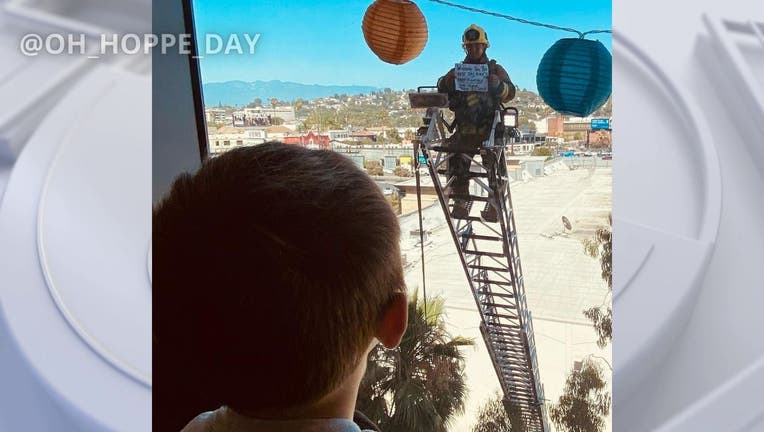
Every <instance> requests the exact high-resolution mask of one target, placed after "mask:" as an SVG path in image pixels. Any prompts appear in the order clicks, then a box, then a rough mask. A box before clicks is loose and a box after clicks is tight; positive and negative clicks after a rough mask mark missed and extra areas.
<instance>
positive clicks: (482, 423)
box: [472, 393, 526, 432]
mask: <svg viewBox="0 0 764 432" xmlns="http://www.w3.org/2000/svg"><path fill="white" fill-rule="evenodd" d="M510 431H511V432H526V428H525V423H524V422H523V419H522V415H521V413H520V409H519V408H518V407H517V406H516V405H513V404H511V403H509V402H508V403H507V404H506V405H505V403H504V401H503V398H502V397H501V395H500V394H498V393H496V394H495V395H494V396H493V397H492V398H491V399H489V400H488V401H487V402H486V403H485V405H483V407H482V408H480V411H479V412H478V420H477V424H475V426H473V428H472V432H510Z"/></svg>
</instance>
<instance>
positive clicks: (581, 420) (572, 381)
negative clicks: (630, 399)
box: [549, 359, 612, 432]
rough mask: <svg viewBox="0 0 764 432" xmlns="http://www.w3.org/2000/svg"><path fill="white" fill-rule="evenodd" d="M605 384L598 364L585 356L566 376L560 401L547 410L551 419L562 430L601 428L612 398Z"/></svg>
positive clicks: (593, 431) (585, 431) (592, 431)
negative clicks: (577, 366)
mask: <svg viewBox="0 0 764 432" xmlns="http://www.w3.org/2000/svg"><path fill="white" fill-rule="evenodd" d="M606 385H607V383H606V382H605V379H604V377H603V375H602V370H601V369H600V367H599V365H597V364H596V363H595V362H593V361H591V359H585V360H584V361H582V362H581V366H580V367H579V368H573V370H572V371H571V373H570V375H568V378H567V380H566V381H565V388H564V390H563V393H562V395H561V396H560V399H559V401H558V402H557V403H556V404H553V405H552V407H551V408H550V409H549V417H550V419H551V420H552V422H553V423H554V424H555V425H556V426H557V428H558V429H559V430H561V431H567V432H599V431H601V430H602V429H603V428H604V426H605V419H604V418H603V417H604V416H606V415H607V413H608V412H610V403H611V400H612V398H611V396H610V393H608V392H605V391H604V389H605V386H606Z"/></svg>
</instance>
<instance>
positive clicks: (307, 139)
mask: <svg viewBox="0 0 764 432" xmlns="http://www.w3.org/2000/svg"><path fill="white" fill-rule="evenodd" d="M283 140H284V142H285V143H286V144H294V145H299V146H303V147H314V146H317V147H318V148H322V149H328V148H329V135H319V134H317V133H314V132H313V131H310V132H308V133H307V134H305V135H293V136H285V137H284V138H283Z"/></svg>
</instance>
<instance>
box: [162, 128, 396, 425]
mask: <svg viewBox="0 0 764 432" xmlns="http://www.w3.org/2000/svg"><path fill="white" fill-rule="evenodd" d="M153 224H154V226H153V241H154V246H153V247H154V250H153V255H154V261H155V262H154V269H155V271H154V278H153V281H154V290H155V292H154V299H155V302H158V304H155V309H154V310H155V312H154V335H155V346H156V347H157V348H158V349H159V351H160V355H159V356H158V362H159V363H160V364H159V366H160V367H162V368H163V369H164V370H167V369H168V368H172V367H173V365H174V367H176V368H177V369H178V370H182V371H183V372H182V375H183V376H184V377H186V379H187V380H188V381H189V383H190V384H191V385H192V386H193V387H194V388H195V389H196V390H197V391H199V392H200V393H203V394H204V397H205V399H207V400H210V401H213V402H214V403H219V404H226V405H229V406H231V407H232V408H234V409H239V410H243V411H245V412H246V411H263V410H271V409H272V410H279V409H283V408H288V407H293V406H297V405H302V404H309V403H311V402H313V401H316V400H318V399H320V398H321V397H322V396H324V395H326V394H328V393H329V392H331V391H332V390H333V389H335V388H336V387H337V386H338V385H339V384H340V383H342V382H343V380H344V379H345V378H346V377H348V375H349V374H351V373H352V372H353V371H354V370H356V367H357V365H358V364H359V361H365V358H364V357H363V354H364V353H365V352H366V350H367V348H368V347H369V343H370V341H371V340H372V339H373V338H374V336H375V335H376V333H375V332H376V331H377V327H378V325H379V320H380V319H381V317H380V315H381V314H382V313H383V311H384V310H385V309H386V306H387V305H388V304H389V303H390V302H391V301H392V299H393V298H395V297H396V294H397V296H398V297H400V293H401V292H405V285H404V281H403V272H402V264H401V257H400V250H399V236H400V233H399V227H398V221H397V219H396V217H395V215H394V213H393V211H392V209H391V207H390V206H389V204H388V203H387V201H386V200H385V199H384V197H383V196H382V193H381V192H380V190H379V188H378V187H377V186H376V185H375V184H374V182H373V181H372V180H371V179H370V178H369V177H368V176H367V175H366V174H364V173H363V172H362V171H361V170H360V169H359V168H357V167H356V166H355V165H354V164H353V163H352V162H351V161H350V160H349V159H347V158H346V157H344V156H342V155H339V154H337V153H334V152H330V151H310V150H306V149H303V148H300V147H296V146H288V145H285V144H281V143H275V142H272V143H266V144H263V145H259V146H255V147H248V148H240V149H236V150H232V151H230V152H227V153H225V154H223V155H221V156H219V157H217V158H214V159H211V160H209V161H207V162H206V163H205V164H204V165H203V166H202V168H201V169H200V170H199V171H198V172H197V173H196V174H194V175H188V174H184V175H181V176H180V177H179V178H178V179H176V181H175V183H174V184H173V186H172V190H171V192H170V193H169V195H168V196H167V197H165V199H164V200H163V201H162V202H160V203H159V204H158V205H157V206H156V207H155V209H154V215H153ZM404 327H405V324H404ZM163 365H164V366H163ZM180 375H181V373H180V372H179V373H178V376H180ZM178 390H179V391H183V390H181V389H178Z"/></svg>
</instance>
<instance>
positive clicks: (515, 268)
mask: <svg viewBox="0 0 764 432" xmlns="http://www.w3.org/2000/svg"><path fill="white" fill-rule="evenodd" d="M432 88H433V87H419V88H418V89H417V92H413V93H410V94H409V101H410V103H411V107H412V108H426V113H425V115H424V117H423V126H422V127H420V128H419V129H418V131H417V136H416V138H415V143H414V149H415V151H414V153H415V154H414V160H415V161H414V164H415V173H416V175H417V176H418V175H419V164H420V162H419V154H420V152H421V156H422V157H423V159H424V161H425V162H426V165H427V168H428V170H429V175H430V179H432V183H433V186H434V188H435V191H436V193H437V196H438V199H439V201H440V205H441V207H442V209H443V212H444V213H445V216H446V223H447V224H448V228H449V230H450V232H451V234H452V236H453V240H454V244H455V246H456V249H457V251H458V255H459V259H460V260H461V263H462V266H463V267H464V271H465V273H466V275H467V281H468V283H469V287H470V290H471V291H472V294H473V296H474V299H475V303H476V304H477V309H478V311H479V313H480V319H481V322H480V332H481V334H482V336H483V340H484V341H485V344H486V347H487V348H488V353H489V355H490V357H491V361H492V362H493V366H494V368H495V370H496V375H497V376H498V378H499V383H500V385H501V389H502V392H503V394H504V397H503V404H504V407H505V409H506V410H507V413H508V414H509V415H510V419H512V418H513V417H514V418H515V419H518V418H519V420H520V421H521V422H522V423H523V424H524V426H525V430H527V431H529V432H531V431H533V432H535V431H539V432H546V431H548V430H550V429H549V421H548V418H547V411H546V405H545V403H544V401H545V399H544V387H543V385H542V384H541V380H540V378H539V370H538V360H537V358H536V343H535V340H534V336H533V321H532V319H531V312H530V311H529V310H528V304H527V302H526V298H525V288H524V286H523V271H522V265H521V263H520V249H519V247H518V244H517V230H516V227H515V217H514V211H513V207H512V198H511V194H510V190H509V177H508V175H507V168H506V159H505V143H506V142H513V141H514V139H515V137H517V136H518V135H519V134H518V130H517V118H518V110H517V108H514V107H509V108H505V107H501V109H499V110H497V111H496V113H495V116H494V120H493V127H492V129H491V134H490V136H489V138H488V139H487V140H486V141H484V142H483V145H482V147H481V148H479V149H475V150H474V151H464V149H461V150H460V151H458V152H457V151H453V150H451V149H449V147H450V146H448V145H446V142H445V140H446V138H447V132H453V127H452V125H450V124H449V123H448V122H447V121H446V120H445V119H444V117H443V112H442V109H444V108H446V107H448V95H447V94H444V93H436V92H434V91H426V89H432ZM453 158H465V160H468V161H469V164H470V170H469V174H468V178H469V184H470V187H469V195H468V196H459V195H457V194H455V193H453V192H451V188H450V185H451V182H453V180H454V179H453V178H451V179H448V178H447V177H446V176H445V174H446V167H447V164H448V162H449V160H452V159H453ZM417 178H418V177H417ZM456 199H461V200H466V201H467V203H468V204H467V207H468V215H467V216H466V217H463V218H454V217H452V212H451V208H452V207H453V205H454V200H456ZM488 206H494V207H495V209H496V213H497V216H498V217H497V218H496V219H491V220H486V219H485V218H484V217H483V214H482V213H483V212H480V211H478V210H477V208H474V209H473V207H483V208H485V209H488ZM513 413H514V414H513Z"/></svg>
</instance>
